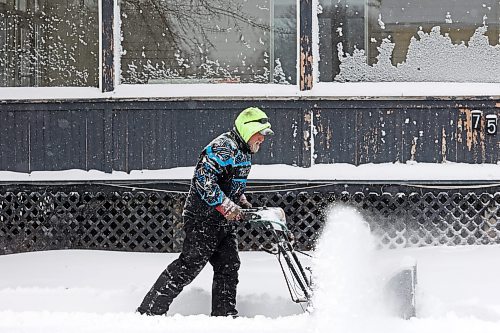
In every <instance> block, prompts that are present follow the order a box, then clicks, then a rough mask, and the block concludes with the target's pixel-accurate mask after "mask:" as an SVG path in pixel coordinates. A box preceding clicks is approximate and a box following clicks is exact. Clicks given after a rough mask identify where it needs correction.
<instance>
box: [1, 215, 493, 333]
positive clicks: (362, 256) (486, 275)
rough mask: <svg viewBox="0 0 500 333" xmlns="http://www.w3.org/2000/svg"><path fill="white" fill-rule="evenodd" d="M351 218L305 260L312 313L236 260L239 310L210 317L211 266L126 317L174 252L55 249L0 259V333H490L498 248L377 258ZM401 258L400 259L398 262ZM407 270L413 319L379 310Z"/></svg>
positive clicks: (275, 277)
mask: <svg viewBox="0 0 500 333" xmlns="http://www.w3.org/2000/svg"><path fill="white" fill-rule="evenodd" d="M375 243H376V242H375V241H374V239H373V236H372V235H371V234H370V233H369V231H368V229H367V226H366V224H365V223H364V221H363V220H362V218H361V217H360V216H359V215H358V214H357V213H356V212H355V211H354V210H352V209H347V208H337V209H336V210H334V211H333V212H332V213H330V219H329V220H328V223H327V226H326V228H325V230H324V232H323V235H322V238H321V239H320V242H319V243H318V246H317V250H316V251H315V252H314V256H315V258H314V259H313V260H310V259H309V258H307V257H301V259H302V261H303V262H304V264H305V265H312V268H313V271H314V281H315V285H316V287H315V288H316V289H317V290H316V294H315V299H314V305H315V309H314V311H313V312H312V313H304V312H303V310H302V309H301V307H300V306H299V305H297V304H294V303H292V302H291V301H290V299H289V295H288V291H287V289H286V286H285V284H284V280H283V278H282V275H281V271H280V268H279V265H278V263H277V261H276V258H275V257H273V256H272V255H269V254H267V253H261V252H242V253H240V256H241V259H242V267H241V270H240V285H239V290H238V292H239V296H238V309H239V311H240V314H241V316H242V317H240V318H237V319H232V318H212V317H209V316H208V315H207V314H208V313H210V290H211V269H210V267H206V268H205V269H204V270H203V271H202V273H201V274H200V276H198V278H197V279H196V280H195V281H194V282H193V283H192V284H191V285H190V286H188V287H187V288H186V289H185V290H184V291H183V292H182V293H181V295H180V296H179V297H178V299H176V300H175V301H174V303H173V304H172V308H171V311H170V313H169V315H168V316H166V317H145V316H140V315H138V314H136V313H134V310H135V308H136V307H137V306H138V304H139V303H140V301H141V300H142V297H143V296H144V295H145V293H146V292H147V290H148V289H149V288H150V286H151V285H152V283H153V282H154V281H155V280H156V278H157V276H158V274H159V273H160V272H161V271H162V270H163V269H164V268H165V267H166V265H167V264H168V263H169V262H171V261H172V260H173V259H175V258H176V257H177V254H158V253H156V254H152V253H126V252H111V251H88V250H85V251H83V250H64V251H48V252H36V253H24V254H14V255H5V256H0V269H1V274H0V332H8V333H17V332H106V333H114V332H116V333H118V332H120V333H123V332H217V333H219V332H301V333H303V332H331V331H333V332H353V333H362V332H375V333H377V332H384V333H386V332H398V333H405V332H419V333H421V332H426V333H427V332H445V331H446V332H448V331H451V332H467V333H470V332H496V333H497V332H500V288H498V287H497V281H498V277H499V276H500V275H499V274H500V267H499V265H498V258H499V257H500V246H497V245H491V246H466V247H432V248H431V247H429V248H416V249H400V250H377V249H376V247H375ZM409 258H411V260H410V259H409ZM412 260H416V261H417V262H418V297H417V303H418V304H417V312H418V313H417V318H413V319H411V320H407V321H405V320H402V319H399V318H397V317H395V316H393V315H392V314H391V313H390V312H389V311H388V309H387V304H385V300H384V299H383V298H381V297H380V295H381V294H380V289H381V288H382V286H383V285H384V282H385V281H386V280H387V277H388V276H389V272H392V271H394V270H395V269H396V268H397V267H399V266H400V265H404V264H406V263H407V262H409V261H412Z"/></svg>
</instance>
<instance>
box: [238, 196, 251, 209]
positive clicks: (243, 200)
mask: <svg viewBox="0 0 500 333" xmlns="http://www.w3.org/2000/svg"><path fill="white" fill-rule="evenodd" d="M240 207H241V208H245V209H246V208H252V204H251V203H250V202H249V201H248V200H247V197H246V196H245V195H244V194H242V195H241V197H240Z"/></svg>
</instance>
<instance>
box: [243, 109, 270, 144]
mask: <svg viewBox="0 0 500 333" xmlns="http://www.w3.org/2000/svg"><path fill="white" fill-rule="evenodd" d="M234 125H235V126H236V130H237V131H238V133H240V135H241V137H242V138H243V140H245V142H248V140H250V138H251V137H252V135H254V134H255V133H257V132H260V133H261V134H262V135H273V134H274V132H273V131H272V130H271V123H269V118H268V117H267V115H266V114H265V112H264V111H262V110H261V109H259V108H256V107H250V108H247V109H245V110H243V111H241V113H240V114H239V115H238V117H237V118H236V120H235V121H234Z"/></svg>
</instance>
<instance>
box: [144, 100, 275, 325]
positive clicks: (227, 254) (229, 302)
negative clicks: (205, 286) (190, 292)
mask: <svg viewBox="0 0 500 333" xmlns="http://www.w3.org/2000/svg"><path fill="white" fill-rule="evenodd" d="M272 134H274V133H273V131H272V130H271V124H270V123H269V119H268V117H267V115H266V114H265V113H264V112H263V111H262V110H260V109H259V108H256V107H251V108H247V109H245V110H243V111H242V112H241V113H240V114H239V115H238V117H237V118H236V120H235V126H234V128H233V130H232V131H230V132H227V133H224V134H222V135H220V136H219V137H217V138H215V139H214V140H213V141H212V142H210V143H209V144H208V146H206V147H205V148H204V149H203V151H202V152H201V154H200V159H199V161H198V164H197V165H196V168H195V172H194V176H193V179H192V181H191V187H190V190H189V194H188V197H187V199H186V204H185V206H184V211H183V213H182V215H183V219H184V231H185V233H186V237H185V239H184V244H183V247H182V252H181V254H180V256H179V258H178V259H176V260H174V261H173V262H172V263H171V264H170V265H169V266H168V267H167V269H165V271H163V272H162V273H161V275H160V276H159V277H158V280H157V281H156V282H155V284H154V285H153V287H152V288H151V290H150V291H149V292H148V293H147V295H146V296H145V297H144V300H143V301H142V304H141V305H140V306H139V308H138V309H137V311H138V312H139V313H141V314H147V315H164V314H166V313H167V311H168V309H169V307H170V304H171V303H172V301H173V300H174V298H175V297H177V295H179V293H180V292H181V291H182V289H183V288H184V287H185V286H186V285H188V284H189V283H191V281H193V279H194V278H195V277H196V276H197V275H198V274H199V273H200V271H201V270H202V269H203V267H204V266H205V265H206V264H207V262H209V263H210V264H211V265H212V266H213V270H214V276H213V283H212V312H211V315H212V316H236V315H237V314H238V311H236V286H237V284H238V269H239V267H240V259H239V256H238V245H237V239H236V231H235V226H236V225H235V221H238V220H240V219H241V208H250V207H251V206H252V205H251V204H250V203H249V202H248V201H247V199H246V197H245V194H244V192H245V188H246V182H247V177H248V173H249V172H250V167H251V164H252V162H251V159H252V154H255V153H257V152H258V151H259V149H260V145H261V144H262V143H263V142H264V139H265V136H267V135H272Z"/></svg>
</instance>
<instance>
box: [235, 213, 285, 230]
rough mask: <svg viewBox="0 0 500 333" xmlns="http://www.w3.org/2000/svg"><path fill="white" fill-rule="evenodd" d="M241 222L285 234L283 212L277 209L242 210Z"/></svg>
mask: <svg viewBox="0 0 500 333" xmlns="http://www.w3.org/2000/svg"><path fill="white" fill-rule="evenodd" d="M241 211H242V216H243V221H245V222H249V223H251V224H253V225H256V226H258V227H261V228H264V229H273V230H275V231H282V232H287V231H288V228H287V226H286V218H285V212H284V211H283V209H282V208H279V207H255V208H248V209H242V210H241Z"/></svg>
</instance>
